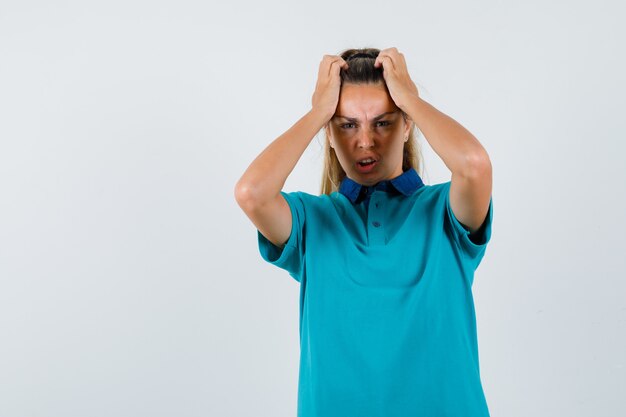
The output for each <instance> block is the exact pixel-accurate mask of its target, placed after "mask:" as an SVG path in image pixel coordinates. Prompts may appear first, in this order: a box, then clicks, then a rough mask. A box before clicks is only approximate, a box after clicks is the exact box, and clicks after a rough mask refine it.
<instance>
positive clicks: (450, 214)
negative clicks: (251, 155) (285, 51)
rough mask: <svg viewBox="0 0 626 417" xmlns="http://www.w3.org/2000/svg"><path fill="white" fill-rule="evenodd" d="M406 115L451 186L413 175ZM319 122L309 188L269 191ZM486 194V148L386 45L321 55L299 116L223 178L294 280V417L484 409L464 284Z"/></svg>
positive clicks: (476, 412)
mask: <svg viewBox="0 0 626 417" xmlns="http://www.w3.org/2000/svg"><path fill="white" fill-rule="evenodd" d="M414 124H416V125H417V127H419V129H420V130H421V131H422V133H423V134H424V137H425V138H426V140H428V142H429V144H430V145H431V146H432V148H433V149H434V151H435V152H436V153H437V154H438V155H439V156H440V157H441V158H442V159H443V161H444V163H445V164H446V166H447V167H448V168H449V169H450V171H451V172H452V180H451V181H448V182H446V183H441V184H435V185H425V184H424V183H423V182H422V180H421V178H420V176H419V175H418V173H417V168H418V157H417V156H418V148H417V142H416V139H415V136H414ZM321 129H324V131H325V133H326V143H325V147H326V150H325V163H324V173H323V176H322V192H321V195H313V194H309V193H306V192H301V191H296V192H284V191H282V188H283V185H284V183H285V180H286V179H287V176H288V175H289V174H290V173H291V171H292V170H293V168H294V166H295V165H296V163H297V161H298V160H299V158H300V156H301V155H302V154H303V152H304V150H305V149H306V148H307V146H308V145H309V143H310V141H311V140H312V138H313V137H314V136H315V135H316V133H318V132H319V131H320V130H321ZM491 189H492V169H491V163H490V160H489V157H488V155H487V152H486V151H485V149H484V148H483V147H482V146H481V144H480V143H479V142H478V140H477V139H476V138H475V137H474V136H473V135H472V134H471V133H470V132H468V131H467V130H466V129H465V128H463V127H462V126H461V125H460V124H459V123H457V122H456V121H454V120H453V119H452V118H450V117H448V116H446V115H445V114H443V113H441V112H440V111H438V110H437V109H435V108H434V107H433V106H432V105H430V104H428V103H427V102H425V101H424V100H423V99H422V98H420V96H419V93H418V90H417V88H416V86H415V84H414V83H413V82H412V80H411V78H410V76H409V73H408V71H407V67H406V62H405V60H404V55H403V54H402V53H400V52H398V50H397V49H396V48H389V49H383V50H382V51H381V50H378V49H373V48H366V49H349V50H346V51H344V52H343V53H341V54H340V55H339V56H333V55H325V56H324V58H323V59H322V61H321V63H320V66H319V73H318V80H317V85H316V88H315V92H314V94H313V100H312V108H311V110H310V111H309V112H308V113H307V114H305V115H304V116H303V117H302V118H301V119H300V120H298V121H297V122H296V123H295V125H293V126H292V127H291V128H290V129H289V130H287V131H286V132H285V133H284V134H282V135H281V136H279V137H278V138H277V139H276V140H274V141H273V142H272V143H271V144H270V145H269V146H268V147H267V148H266V149H265V150H263V152H261V154H260V155H259V156H258V157H257V158H256V159H255V160H254V161H253V162H252V163H251V165H250V166H249V167H248V169H247V170H246V172H245V173H244V174H243V176H242V177H241V179H240V180H239V181H238V183H237V185H236V187H235V196H236V199H237V202H238V204H239V206H240V207H241V208H242V209H243V211H244V212H245V213H246V215H247V216H248V217H249V218H250V220H251V221H252V223H254V225H255V226H256V228H257V229H258V230H257V237H258V245H259V250H260V253H261V255H262V257H263V259H264V260H265V261H267V262H270V263H272V264H274V265H276V266H277V267H280V268H282V269H284V270H286V271H288V272H289V274H290V275H291V276H292V277H293V278H294V279H295V280H296V281H298V282H299V284H300V374H299V384H298V416H300V417H308V416H323V417H331V416H341V417H351V416H358V417H369V416H381V417H382V416H384V417H390V416H398V417H400V416H401V417H410V416H422V417H425V416H432V417H435V416H437V417H441V416H454V417H462V416H472V417H478V416H489V411H488V407H487V402H486V399H485V395H484V392H483V389H482V384H481V379H480V373H479V362H478V342H477V332H476V318H475V312H474V303H473V296H472V283H473V277H474V271H475V270H476V268H477V267H478V264H479V263H480V261H481V259H482V257H483V255H484V253H485V249H486V245H487V243H488V241H489V239H490V236H491V222H492V217H493V201H492V198H491Z"/></svg>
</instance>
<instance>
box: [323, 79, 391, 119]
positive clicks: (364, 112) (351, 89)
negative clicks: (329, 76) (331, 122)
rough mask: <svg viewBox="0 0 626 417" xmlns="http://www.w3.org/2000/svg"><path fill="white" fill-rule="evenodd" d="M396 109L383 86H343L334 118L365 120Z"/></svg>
mask: <svg viewBox="0 0 626 417" xmlns="http://www.w3.org/2000/svg"><path fill="white" fill-rule="evenodd" d="M397 109H398V107H397V106H396V104H395V103H394V102H393V100H392V99H391V96H389V93H388V92H387V89H386V87H385V86H384V85H383V84H362V85H361V84H359V85H355V84H344V85H343V86H342V87H341V92H340V94H339V102H338V103H337V110H336V111H335V116H338V115H341V116H345V117H349V118H355V119H358V120H367V119H371V118H374V117H376V116H378V115H380V114H382V113H385V112H389V111H394V110H397Z"/></svg>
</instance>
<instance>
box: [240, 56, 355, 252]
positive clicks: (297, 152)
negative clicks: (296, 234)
mask: <svg viewBox="0 0 626 417" xmlns="http://www.w3.org/2000/svg"><path fill="white" fill-rule="evenodd" d="M342 66H345V67H347V64H346V62H345V61H344V60H343V59H342V58H341V57H339V56H333V55H325V56H324V58H323V59H322V62H321V63H320V69H319V73H318V81H317V85H316V89H315V93H314V94H313V100H312V102H313V107H312V109H311V110H310V111H309V112H307V113H306V114H305V115H304V116H303V117H301V118H300V120H298V121H297V122H296V123H295V124H294V125H293V126H292V127H291V128H289V130H287V131H286V132H285V133H283V134H282V135H280V136H279V137H278V138H276V139H275V140H274V141H273V142H272V143H270V144H269V145H268V146H267V147H266V148H265V149H264V150H263V151H262V152H261V153H260V154H259V155H258V156H257V157H256V158H255V159H254V161H252V163H251V164H250V166H249V167H248V169H246V171H245V172H244V174H243V175H242V176H241V178H240V179H239V181H237V184H236V185H235V199H236V200H237V204H239V206H240V207H241V209H242V210H243V211H244V212H245V213H246V215H247V216H248V217H249V218H250V220H251V221H252V223H254V225H255V226H256V228H257V229H258V230H259V231H260V232H261V233H262V234H263V236H265V237H266V238H267V239H268V240H269V241H270V242H272V243H273V244H274V245H276V246H278V247H283V245H284V244H285V243H286V242H287V240H288V238H289V235H290V234H291V227H292V225H291V222H292V219H291V210H290V208H289V204H288V203H287V201H286V200H285V198H284V197H283V196H282V195H281V194H280V191H281V190H282V188H283V186H284V185H285V181H286V180H287V177H288V176H289V174H291V171H293V169H294V167H295V166H296V163H297V162H298V160H299V159H300V157H301V156H302V154H303V153H304V151H305V150H306V148H307V147H308V146H309V143H310V142H311V140H312V139H313V137H315V135H316V134H317V133H318V132H319V131H320V130H321V129H322V128H323V127H324V125H325V124H326V123H327V122H328V120H330V118H331V117H332V116H333V114H334V113H335V110H336V107H337V102H338V100H339V90H340V87H341V80H340V77H339V71H340V69H341V67H342Z"/></svg>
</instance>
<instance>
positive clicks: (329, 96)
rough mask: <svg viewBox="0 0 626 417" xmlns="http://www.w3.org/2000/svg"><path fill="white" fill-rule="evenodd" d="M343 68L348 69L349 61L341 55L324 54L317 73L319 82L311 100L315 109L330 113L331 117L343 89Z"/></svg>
mask: <svg viewBox="0 0 626 417" xmlns="http://www.w3.org/2000/svg"><path fill="white" fill-rule="evenodd" d="M341 68H344V69H348V63H347V62H346V61H344V59H343V58H341V57H340V56H339V55H324V58H322V62H320V68H319V71H318V73H317V84H316V85H315V92H314V93H313V98H312V100H311V102H312V105H313V110H315V111H320V112H322V113H323V114H326V115H328V119H330V118H331V117H332V116H333V114H335V111H336V110H337V103H338V102H339V91H340V89H341V77H340V76H339V71H341Z"/></svg>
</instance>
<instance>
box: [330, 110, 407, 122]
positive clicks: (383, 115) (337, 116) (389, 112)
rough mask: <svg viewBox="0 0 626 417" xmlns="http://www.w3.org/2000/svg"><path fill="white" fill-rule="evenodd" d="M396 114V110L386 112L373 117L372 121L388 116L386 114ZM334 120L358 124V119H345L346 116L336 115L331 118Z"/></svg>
mask: <svg viewBox="0 0 626 417" xmlns="http://www.w3.org/2000/svg"><path fill="white" fill-rule="evenodd" d="M397 112H398V110H394V111H388V112H386V113H383V114H380V115H378V116H376V117H374V118H373V119H372V120H374V121H376V120H378V119H382V118H383V117H385V116H386V115H388V114H394V113H397ZM335 118H342V119H346V120H348V121H351V122H358V121H359V119H357V118H354V117H346V116H341V115H339V114H338V115H336V116H335V117H333V119H335Z"/></svg>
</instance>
